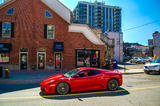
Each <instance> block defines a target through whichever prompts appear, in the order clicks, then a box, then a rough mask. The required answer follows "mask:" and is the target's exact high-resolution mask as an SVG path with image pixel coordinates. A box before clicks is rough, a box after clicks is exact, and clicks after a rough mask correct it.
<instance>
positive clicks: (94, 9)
mask: <svg viewBox="0 0 160 106" xmlns="http://www.w3.org/2000/svg"><path fill="white" fill-rule="evenodd" d="M73 16H74V19H73V22H74V23H78V24H88V25H89V26H90V27H92V28H100V29H102V32H103V33H104V32H121V8H120V7H117V6H109V5H105V2H97V0H96V1H95V2H94V3H91V2H84V1H79V2H78V5H77V6H76V8H75V9H74V11H73Z"/></svg>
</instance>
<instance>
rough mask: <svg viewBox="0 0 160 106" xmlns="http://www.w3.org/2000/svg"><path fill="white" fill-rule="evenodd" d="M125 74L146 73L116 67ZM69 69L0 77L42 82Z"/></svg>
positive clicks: (17, 81)
mask: <svg viewBox="0 0 160 106" xmlns="http://www.w3.org/2000/svg"><path fill="white" fill-rule="evenodd" d="M116 70H118V71H120V72H121V73H123V74H138V73H144V71H143V69H126V70H124V69H116ZM65 72H67V71H45V70H43V71H34V72H11V73H9V78H8V79H6V78H4V75H3V77H2V78H0V84H27V83H41V82H42V81H43V80H44V79H46V78H48V77H50V76H53V75H55V74H62V73H65Z"/></svg>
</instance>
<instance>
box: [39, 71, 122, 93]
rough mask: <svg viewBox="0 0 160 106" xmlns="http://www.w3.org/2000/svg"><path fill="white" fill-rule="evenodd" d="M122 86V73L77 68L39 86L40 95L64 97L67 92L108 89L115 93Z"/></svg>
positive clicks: (52, 77)
mask: <svg viewBox="0 0 160 106" xmlns="http://www.w3.org/2000/svg"><path fill="white" fill-rule="evenodd" d="M121 85H122V73H120V72H119V71H116V70H114V71H107V70H103V69H97V68H77V69H74V70H72V71H69V72H67V73H65V74H57V75H54V76H51V77H49V78H47V79H46V80H44V81H43V82H42V83H41V84H40V88H41V91H42V93H45V94H54V93H56V94H60V95H64V94H67V93H69V92H78V91H89V90H101V89H108V90H111V91H115V90H117V89H118V87H119V86H121Z"/></svg>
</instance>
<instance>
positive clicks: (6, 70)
mask: <svg viewBox="0 0 160 106" xmlns="http://www.w3.org/2000/svg"><path fill="white" fill-rule="evenodd" d="M9 72H10V71H9V70H8V69H5V78H9V76H8V74H9Z"/></svg>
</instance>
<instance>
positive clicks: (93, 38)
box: [69, 24, 105, 45]
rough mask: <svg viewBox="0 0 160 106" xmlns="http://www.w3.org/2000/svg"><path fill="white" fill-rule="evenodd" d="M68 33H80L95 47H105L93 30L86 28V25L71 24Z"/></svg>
mask: <svg viewBox="0 0 160 106" xmlns="http://www.w3.org/2000/svg"><path fill="white" fill-rule="evenodd" d="M69 32H80V33H82V34H83V35H84V36H85V37H86V38H87V39H88V40H89V41H90V42H92V43H93V44H95V45H105V44H104V43H103V42H102V41H101V40H100V36H99V34H95V33H94V32H93V30H92V29H91V28H90V27H88V25H82V24H71V25H70V26H69Z"/></svg>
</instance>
